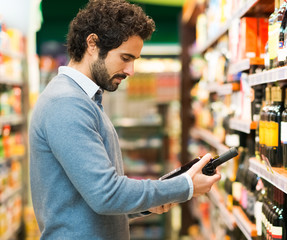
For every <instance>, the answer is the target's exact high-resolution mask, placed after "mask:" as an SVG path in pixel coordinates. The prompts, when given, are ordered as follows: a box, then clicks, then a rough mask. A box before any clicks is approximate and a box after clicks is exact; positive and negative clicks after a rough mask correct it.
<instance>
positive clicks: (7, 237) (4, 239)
mask: <svg viewBox="0 0 287 240" xmlns="http://www.w3.org/2000/svg"><path fill="white" fill-rule="evenodd" d="M20 227H21V226H20V224H14V225H13V226H12V227H11V230H9V231H8V232H7V233H5V234H4V236H1V240H11V239H14V236H15V234H16V233H17V232H18V231H19V229H20Z"/></svg>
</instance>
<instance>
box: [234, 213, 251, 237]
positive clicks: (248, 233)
mask: <svg viewBox="0 0 287 240" xmlns="http://www.w3.org/2000/svg"><path fill="white" fill-rule="evenodd" d="M236 210H237V209H235V210H233V216H234V218H235V221H236V224H237V226H238V227H239V229H240V230H241V232H242V233H243V234H244V236H245V237H246V239H248V240H252V237H251V229H250V227H249V225H248V224H247V223H246V222H245V219H244V218H243V216H242V215H241V214H240V212H238V211H236Z"/></svg>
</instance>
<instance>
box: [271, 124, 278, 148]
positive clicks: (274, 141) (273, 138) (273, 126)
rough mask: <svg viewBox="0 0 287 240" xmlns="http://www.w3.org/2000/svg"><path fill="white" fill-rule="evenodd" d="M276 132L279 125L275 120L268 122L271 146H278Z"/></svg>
mask: <svg viewBox="0 0 287 240" xmlns="http://www.w3.org/2000/svg"><path fill="white" fill-rule="evenodd" d="M278 132H279V125H278V123H277V122H273V121H271V122H270V140H271V146H272V147H278V142H279V141H278V138H279V136H278Z"/></svg>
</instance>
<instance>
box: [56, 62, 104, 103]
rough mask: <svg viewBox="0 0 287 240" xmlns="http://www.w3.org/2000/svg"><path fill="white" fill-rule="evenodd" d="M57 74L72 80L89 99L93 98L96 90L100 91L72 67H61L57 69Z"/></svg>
mask: <svg viewBox="0 0 287 240" xmlns="http://www.w3.org/2000/svg"><path fill="white" fill-rule="evenodd" d="M58 73H59V74H65V75H67V76H68V77H70V78H72V79H73V80H74V81H75V82H76V83H77V84H78V85H79V86H80V87H81V88H82V89H83V90H84V91H85V92H86V93H87V95H88V96H89V97H90V98H92V97H94V95H95V94H96V93H97V92H98V90H101V89H100V87H99V86H98V85H97V84H95V83H94V82H93V81H92V80H91V79H90V78H88V77H87V76H86V75H84V74H83V73H81V72H80V71H78V70H76V69H74V68H72V67H68V66H61V67H59V70H58ZM101 91H102V90H101Z"/></svg>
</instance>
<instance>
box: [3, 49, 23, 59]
mask: <svg viewBox="0 0 287 240" xmlns="http://www.w3.org/2000/svg"><path fill="white" fill-rule="evenodd" d="M0 53H1V54H2V55H4V56H6V57H10V58H19V59H23V58H24V54H22V53H17V52H15V51H11V50H6V49H3V48H0Z"/></svg>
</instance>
